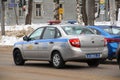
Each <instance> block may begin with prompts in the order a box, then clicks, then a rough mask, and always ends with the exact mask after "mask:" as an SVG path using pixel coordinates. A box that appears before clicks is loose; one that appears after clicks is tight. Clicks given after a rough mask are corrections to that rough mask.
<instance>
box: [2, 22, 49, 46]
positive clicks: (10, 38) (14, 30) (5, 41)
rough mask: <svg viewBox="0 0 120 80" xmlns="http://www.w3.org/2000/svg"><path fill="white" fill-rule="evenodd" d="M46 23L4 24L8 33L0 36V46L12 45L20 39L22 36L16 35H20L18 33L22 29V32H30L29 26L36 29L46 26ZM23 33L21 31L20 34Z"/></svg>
mask: <svg viewBox="0 0 120 80" xmlns="http://www.w3.org/2000/svg"><path fill="white" fill-rule="evenodd" d="M46 25H48V24H47V23H43V24H32V25H14V26H5V31H6V34H8V35H7V36H1V37H0V46H6V45H8V46H13V45H14V43H16V42H18V41H22V40H23V38H22V37H23V36H22V37H18V36H21V34H20V33H22V30H23V33H24V31H26V33H27V32H29V33H31V30H30V29H31V28H32V29H36V28H38V27H41V26H46ZM0 31H1V28H0ZM8 32H9V33H8ZM23 33H22V35H23ZM15 34H16V35H15Z"/></svg>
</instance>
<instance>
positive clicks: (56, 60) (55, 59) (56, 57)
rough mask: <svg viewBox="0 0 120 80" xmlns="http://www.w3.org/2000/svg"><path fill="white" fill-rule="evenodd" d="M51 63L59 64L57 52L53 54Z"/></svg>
mask: <svg viewBox="0 0 120 80" xmlns="http://www.w3.org/2000/svg"><path fill="white" fill-rule="evenodd" d="M53 64H54V65H55V66H59V64H60V56H59V55H58V54H55V55H54V56H53Z"/></svg>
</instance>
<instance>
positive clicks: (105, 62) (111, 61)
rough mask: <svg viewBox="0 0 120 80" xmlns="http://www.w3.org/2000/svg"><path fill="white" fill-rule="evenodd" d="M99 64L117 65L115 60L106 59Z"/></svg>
mask: <svg viewBox="0 0 120 80" xmlns="http://www.w3.org/2000/svg"><path fill="white" fill-rule="evenodd" d="M101 64H106V65H112V64H113V65H117V61H116V60H107V61H103V62H101Z"/></svg>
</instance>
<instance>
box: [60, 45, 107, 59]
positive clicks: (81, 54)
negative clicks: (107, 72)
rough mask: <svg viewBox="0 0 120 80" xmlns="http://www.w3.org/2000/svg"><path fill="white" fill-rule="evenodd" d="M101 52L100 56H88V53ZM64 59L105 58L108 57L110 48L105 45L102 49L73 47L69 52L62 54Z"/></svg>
mask: <svg viewBox="0 0 120 80" xmlns="http://www.w3.org/2000/svg"><path fill="white" fill-rule="evenodd" d="M96 53H100V57H99V58H87V57H86V55H87V54H96ZM62 56H63V59H64V61H68V60H88V59H105V58H107V57H108V49H107V47H105V48H104V49H103V50H100V51H95V50H94V51H83V50H81V49H80V48H72V49H69V50H68V51H67V53H63V54H62Z"/></svg>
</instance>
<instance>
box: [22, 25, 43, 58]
mask: <svg viewBox="0 0 120 80" xmlns="http://www.w3.org/2000/svg"><path fill="white" fill-rule="evenodd" d="M43 30H44V28H43V27H41V28H38V29H37V30H35V31H34V32H33V33H32V34H31V35H30V36H29V37H28V39H29V40H28V41H26V42H25V44H23V53H24V57H25V58H26V59H38V58H39V56H38V53H39V41H40V37H41V35H42V32H43Z"/></svg>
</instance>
